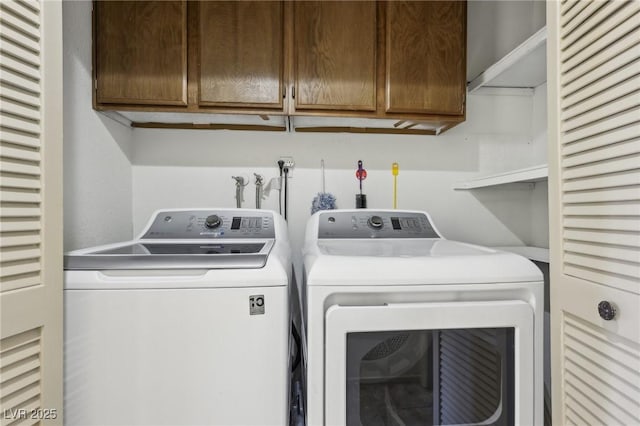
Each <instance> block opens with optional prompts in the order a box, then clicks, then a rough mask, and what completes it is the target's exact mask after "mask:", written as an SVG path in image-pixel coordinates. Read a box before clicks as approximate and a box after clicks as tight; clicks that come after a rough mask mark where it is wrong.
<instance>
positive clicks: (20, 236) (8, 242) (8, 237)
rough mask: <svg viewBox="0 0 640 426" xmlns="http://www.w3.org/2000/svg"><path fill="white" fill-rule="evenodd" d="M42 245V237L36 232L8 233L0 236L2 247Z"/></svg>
mask: <svg viewBox="0 0 640 426" xmlns="http://www.w3.org/2000/svg"><path fill="white" fill-rule="evenodd" d="M30 244H40V235H38V233H36V232H33V233H32V232H15V233H11V232H7V233H3V234H2V235H0V247H3V248H4V247H16V246H26V245H30Z"/></svg>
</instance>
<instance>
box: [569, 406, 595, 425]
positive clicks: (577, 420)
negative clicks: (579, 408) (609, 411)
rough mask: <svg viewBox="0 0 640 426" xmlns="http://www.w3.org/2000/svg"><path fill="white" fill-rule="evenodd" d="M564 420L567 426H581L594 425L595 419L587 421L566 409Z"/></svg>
mask: <svg viewBox="0 0 640 426" xmlns="http://www.w3.org/2000/svg"><path fill="white" fill-rule="evenodd" d="M565 415H566V417H565V419H566V421H567V422H566V423H567V425H568V426H581V425H589V424H591V425H594V424H596V419H592V420H587V419H585V418H584V417H583V416H581V415H580V414H578V413H576V412H575V411H573V410H572V409H571V408H570V407H567V408H566V412H565Z"/></svg>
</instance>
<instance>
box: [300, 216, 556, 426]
mask: <svg viewBox="0 0 640 426" xmlns="http://www.w3.org/2000/svg"><path fill="white" fill-rule="evenodd" d="M303 253H304V270H305V273H304V276H305V279H304V285H303V286H302V287H303V293H304V294H303V300H304V306H305V318H306V324H305V325H306V336H307V339H306V344H305V345H304V349H305V350H304V357H305V364H306V369H307V374H306V392H307V404H306V412H307V421H308V425H309V426H320V425H322V426H325V425H331V426H339V425H349V426H358V425H365V426H375V425H398V426H405V425H406V426H409V425H431V424H443V425H444V424H447V425H449V424H497V425H534V424H542V422H543V419H542V414H543V411H542V408H543V393H542V389H543V384H542V382H543V367H542V363H543V357H542V353H543V352H542V342H543V328H542V323H543V316H542V312H543V300H544V298H543V280H542V274H541V272H540V271H539V270H538V268H537V267H536V266H535V265H534V264H533V263H532V262H530V261H529V260H527V259H525V258H523V257H520V256H517V255H514V254H511V253H505V252H500V251H496V250H493V249H490V248H485V247H479V246H475V245H471V244H465V243H460V242H455V241H449V240H446V239H444V238H442V236H441V235H440V233H439V232H438V231H437V229H436V227H435V226H434V224H433V222H432V221H431V219H430V217H429V215H428V214H426V213H424V212H417V211H398V210H382V211H376V210H332V211H324V212H319V213H316V214H315V215H313V216H312V217H311V219H310V220H309V222H308V224H307V229H306V238H305V246H304V250H303Z"/></svg>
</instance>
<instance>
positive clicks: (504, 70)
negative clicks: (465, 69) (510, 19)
mask: <svg viewBox="0 0 640 426" xmlns="http://www.w3.org/2000/svg"><path fill="white" fill-rule="evenodd" d="M545 81H547V27H543V28H542V29H540V30H539V31H538V32H536V33H535V34H534V35H532V36H531V37H529V38H528V39H527V40H525V42H524V43H522V44H521V45H519V46H518V47H516V48H515V49H513V50H512V51H511V52H509V53H508V54H507V55H505V56H504V57H503V58H502V59H500V60H499V61H498V62H496V63H495V64H493V65H491V66H490V67H489V68H487V69H486V70H485V71H484V72H483V73H482V74H480V75H479V76H478V77H476V78H474V79H473V80H472V81H471V82H470V83H469V93H473V92H475V91H476V90H478V89H480V88H481V87H517V88H534V87H538V86H539V85H541V84H542V83H544V82H545Z"/></svg>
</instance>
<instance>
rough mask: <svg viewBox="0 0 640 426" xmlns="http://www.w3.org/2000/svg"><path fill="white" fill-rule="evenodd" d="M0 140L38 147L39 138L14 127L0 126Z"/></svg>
mask: <svg viewBox="0 0 640 426" xmlns="http://www.w3.org/2000/svg"><path fill="white" fill-rule="evenodd" d="M0 141H1V142H6V143H11V144H14V145H21V146H24V147H32V148H38V147H40V138H39V136H38V135H33V134H29V133H26V132H23V131H21V130H16V129H8V128H2V127H0Z"/></svg>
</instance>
